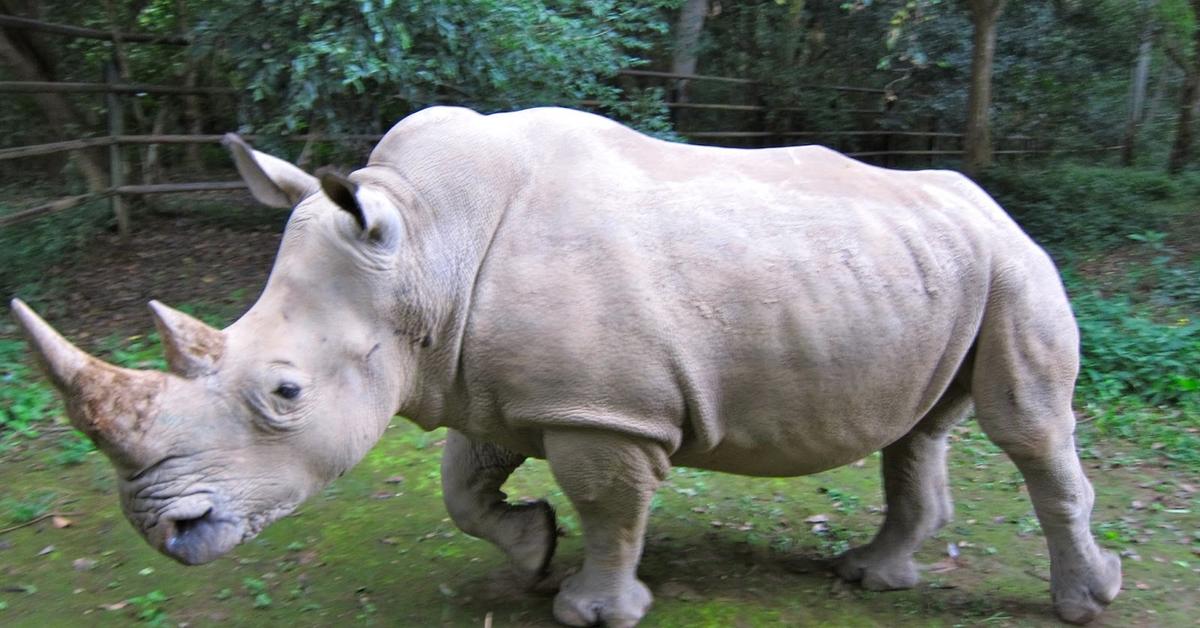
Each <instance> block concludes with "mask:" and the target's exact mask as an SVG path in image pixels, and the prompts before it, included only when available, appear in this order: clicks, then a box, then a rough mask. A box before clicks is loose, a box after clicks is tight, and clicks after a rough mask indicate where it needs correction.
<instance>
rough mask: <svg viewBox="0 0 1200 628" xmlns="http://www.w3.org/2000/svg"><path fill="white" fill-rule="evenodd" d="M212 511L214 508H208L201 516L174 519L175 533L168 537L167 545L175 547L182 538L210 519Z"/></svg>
mask: <svg viewBox="0 0 1200 628" xmlns="http://www.w3.org/2000/svg"><path fill="white" fill-rule="evenodd" d="M212 512H213V511H212V508H209V509H208V510H205V511H204V512H203V513H202V514H201V515H200V516H199V517H192V518H190V519H176V520H174V521H172V522H171V524H172V525H173V526H174V527H175V531H174V533H173V534H171V536H170V538H169V539H167V547H168V548H173V547H175V546H176V545H178V544H179V542H180V539H182V538H183V537H186V536H188V533H189V532H191V531H192V530H195V529H196V528H197V527H199V526H201V525H204V524H205V523H206V522H208V521H210V520H211V519H212Z"/></svg>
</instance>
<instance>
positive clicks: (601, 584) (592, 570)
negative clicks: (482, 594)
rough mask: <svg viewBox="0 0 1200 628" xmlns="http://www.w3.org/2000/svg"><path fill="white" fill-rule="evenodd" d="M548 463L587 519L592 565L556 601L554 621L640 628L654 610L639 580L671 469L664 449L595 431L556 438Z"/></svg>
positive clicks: (549, 445) (587, 562)
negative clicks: (653, 511) (649, 525)
mask: <svg viewBox="0 0 1200 628" xmlns="http://www.w3.org/2000/svg"><path fill="white" fill-rule="evenodd" d="M545 447H546V459H547V461H549V463H550V470H551V471H552V472H553V473H554V478H555V479H556V480H557V481H558V484H559V486H560V487H561V488H562V490H563V492H564V493H565V494H566V496H567V498H569V499H570V500H571V504H572V505H573V506H574V507H575V510H576V512H578V513H579V520H580V522H581V523H582V525H583V540H584V560H583V568H582V569H580V570H579V572H578V573H576V574H574V575H572V576H570V577H569V578H567V579H566V580H564V581H563V584H562V588H561V589H560V590H559V593H558V596H557V597H555V598H554V617H555V618H556V619H558V621H560V622H562V623H564V624H567V625H569V626H592V625H595V624H596V623H600V622H602V623H603V624H604V625H606V626H609V627H625V626H634V625H636V624H637V623H638V621H639V620H641V618H642V616H643V615H645V614H646V611H647V610H649V608H650V603H651V602H652V601H653V596H651V594H650V589H648V588H646V585H644V584H642V582H641V581H639V580H638V579H637V566H638V561H639V560H640V559H641V555H642V545H643V542H644V537H645V534H646V520H647V518H648V517H649V514H650V499H651V498H652V497H653V495H654V491H655V490H656V489H657V488H658V485H659V484H660V483H661V482H662V480H663V478H664V477H666V474H667V471H668V470H669V469H670V463H669V462H668V460H667V454H666V452H665V451H663V449H662V447H661V446H659V445H658V444H656V443H653V442H650V441H647V440H642V439H638V438H636V437H631V436H626V435H623V434H610V433H604V432H596V431H588V430H577V431H575V430H571V431H556V432H548V433H547V434H546V436H545Z"/></svg>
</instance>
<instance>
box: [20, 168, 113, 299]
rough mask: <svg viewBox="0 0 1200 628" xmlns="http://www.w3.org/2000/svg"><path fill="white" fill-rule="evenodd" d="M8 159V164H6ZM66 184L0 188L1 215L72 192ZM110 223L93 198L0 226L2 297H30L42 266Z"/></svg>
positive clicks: (104, 205) (104, 206) (103, 206)
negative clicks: (36, 217) (73, 205)
mask: <svg viewBox="0 0 1200 628" xmlns="http://www.w3.org/2000/svg"><path fill="white" fill-rule="evenodd" d="M4 163H9V162H4ZM71 192H72V190H70V189H66V188H54V187H48V186H29V185H26V184H14V185H9V186H6V187H3V188H0V217H3V216H5V215H7V214H10V213H14V212H16V211H18V210H19V209H22V208H24V207H28V206H30V205H36V204H38V203H39V202H42V201H44V200H47V199H50V198H54V197H59V196H63V195H64V194H69V193H71ZM110 221H111V214H110V213H109V211H108V205H107V203H104V202H101V201H93V202H91V203H86V204H84V205H81V206H79V207H73V208H71V209H68V210H66V211H64V212H60V213H57V214H50V215H49V216H46V217H43V218H38V219H35V220H32V221H30V222H25V223H20V224H17V225H13V226H10V227H3V228H0V295H7V294H12V293H14V292H17V291H18V289H20V290H21V292H22V294H24V295H25V296H26V297H27V298H29V297H34V296H36V294H34V292H36V290H37V289H38V285H37V284H36V282H37V281H39V280H40V279H41V278H42V277H44V273H45V271H46V268H47V267H49V266H50V265H52V264H53V263H55V262H57V261H59V260H61V259H63V258H65V257H67V256H69V255H70V254H71V253H72V252H74V251H75V250H76V249H78V247H79V246H80V245H81V244H83V243H84V242H86V241H87V240H88V239H89V238H92V237H95V234H96V232H98V231H101V230H103V229H104V228H105V227H107V226H108V224H109V222H110Z"/></svg>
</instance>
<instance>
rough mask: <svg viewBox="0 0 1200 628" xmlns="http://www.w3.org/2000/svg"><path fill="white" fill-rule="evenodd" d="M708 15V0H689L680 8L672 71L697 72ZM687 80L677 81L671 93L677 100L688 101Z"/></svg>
mask: <svg viewBox="0 0 1200 628" xmlns="http://www.w3.org/2000/svg"><path fill="white" fill-rule="evenodd" d="M707 15H708V0H687V2H685V3H684V4H683V7H682V8H681V9H680V10H679V21H678V22H676V24H675V53H674V57H673V58H672V59H671V72H673V73H675V74H695V73H696V62H697V61H699V58H700V55H699V52H700V51H699V45H700V33H701V32H702V31H703V30H704V18H705V16H707ZM687 83H688V82H687V80H685V79H680V80H677V81H676V83H675V89H674V93H673V94H672V95H671V96H672V100H674V101H675V102H686V101H687Z"/></svg>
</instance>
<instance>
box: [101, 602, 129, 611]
mask: <svg viewBox="0 0 1200 628" xmlns="http://www.w3.org/2000/svg"><path fill="white" fill-rule="evenodd" d="M126 606H129V602H126V601H125V600H121V601H120V602H114V603H112V604H101V605H100V608H102V609H104V610H106V611H119V610H121V609H122V608H125V607H126Z"/></svg>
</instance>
